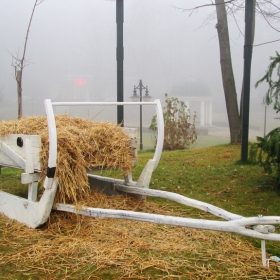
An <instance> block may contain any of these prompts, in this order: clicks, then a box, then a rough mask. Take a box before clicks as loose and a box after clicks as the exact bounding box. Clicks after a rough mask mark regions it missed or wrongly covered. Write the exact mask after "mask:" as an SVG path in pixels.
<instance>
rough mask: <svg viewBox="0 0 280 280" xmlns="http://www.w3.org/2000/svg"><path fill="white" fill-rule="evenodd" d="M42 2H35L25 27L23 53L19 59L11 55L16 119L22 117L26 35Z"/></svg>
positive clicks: (38, 0) (17, 56)
mask: <svg viewBox="0 0 280 280" xmlns="http://www.w3.org/2000/svg"><path fill="white" fill-rule="evenodd" d="M43 1H44V0H35V3H34V6H33V9H32V13H31V16H30V19H29V23H28V27H27V32H26V36H25V41H24V47H23V52H22V56H21V58H20V57H19V54H17V55H16V56H15V55H12V59H13V62H12V67H14V69H15V79H16V82H17V95H18V119H19V118H21V117H22V75H23V69H24V68H25V66H27V65H28V63H27V62H26V59H25V54H26V49H27V42H28V35H29V32H30V26H31V23H32V19H33V15H34V12H35V9H36V7H37V6H38V5H39V4H41V3H42V2H43Z"/></svg>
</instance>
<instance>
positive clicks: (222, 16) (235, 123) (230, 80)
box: [215, 0, 241, 144]
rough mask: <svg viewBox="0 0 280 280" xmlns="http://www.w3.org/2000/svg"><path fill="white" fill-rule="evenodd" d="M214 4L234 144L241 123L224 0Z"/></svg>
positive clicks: (239, 138)
mask: <svg viewBox="0 0 280 280" xmlns="http://www.w3.org/2000/svg"><path fill="white" fill-rule="evenodd" d="M215 4H216V12H217V19H218V23H217V25H216V28H217V31H218V37H219V46H220V62H221V71H222V79H223V87H224V94H225V100H226V107H227V114H228V121H229V129H230V142H231V144H234V143H240V142H241V124H240V116H239V111H238V100H237V94H236V88H235V80H234V74H233V69H232V62H231V51H230V43H229V32H228V22H227V13H226V7H225V2H224V0H215Z"/></svg>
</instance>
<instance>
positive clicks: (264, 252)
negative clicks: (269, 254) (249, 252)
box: [261, 239, 267, 266]
mask: <svg viewBox="0 0 280 280" xmlns="http://www.w3.org/2000/svg"><path fill="white" fill-rule="evenodd" d="M261 248H262V264H263V266H267V261H266V248H265V240H263V239H262V240H261Z"/></svg>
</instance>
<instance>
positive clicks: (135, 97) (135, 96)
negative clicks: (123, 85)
mask: <svg viewBox="0 0 280 280" xmlns="http://www.w3.org/2000/svg"><path fill="white" fill-rule="evenodd" d="M137 89H139V91H140V95H138V94H137ZM142 89H145V90H146V91H145V95H144V96H142ZM130 98H131V100H132V101H133V102H137V101H140V102H142V99H143V100H144V102H149V101H150V100H151V99H152V96H150V95H149V91H148V86H146V87H144V86H143V84H142V80H140V81H139V85H138V86H137V87H136V86H134V90H133V95H132V96H130ZM140 150H143V142H142V105H140Z"/></svg>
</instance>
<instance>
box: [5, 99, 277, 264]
mask: <svg viewBox="0 0 280 280" xmlns="http://www.w3.org/2000/svg"><path fill="white" fill-rule="evenodd" d="M44 103H45V110H46V114H47V120H48V130H49V159H48V170H47V176H46V178H45V181H44V192H43V194H42V196H41V198H40V199H39V200H38V197H37V188H38V178H39V173H40V172H41V166H40V160H39V152H40V148H41V140H40V136H39V135H10V136H0V166H9V167H14V168H20V169H23V170H24V172H23V173H22V174H21V182H22V184H29V189H28V198H27V199H25V198H21V197H18V196H15V195H12V194H9V193H7V192H4V191H0V212H1V213H3V214H4V215H6V216H8V217H9V218H11V219H15V220H17V221H19V222H21V223H24V224H26V225H27V226H29V227H31V228H37V227H39V226H40V225H42V224H44V223H45V222H46V221H47V219H48V217H49V215H50V213H51V210H52V209H55V210H58V211H66V212H73V213H78V214H81V215H85V216H90V217H95V218H99V217H102V218H118V219H129V220H137V221H144V222H151V223H158V224H168V225H177V226H184V227H192V228H198V229H207V230H216V231H225V232H233V233H238V234H242V235H245V236H251V237H255V238H259V239H261V240H262V241H261V244H262V263H263V265H264V266H267V265H269V261H268V260H267V259H266V250H265V240H274V241H280V234H276V233H274V231H275V228H274V226H273V224H280V217H279V216H267V217H262V216H258V217H250V218H246V217H243V216H240V215H236V214H233V213H230V212H228V211H226V210H224V209H221V208H219V207H216V206H214V205H211V204H208V203H204V202H201V201H198V200H195V199H191V198H187V197H184V196H182V195H180V194H176V193H172V192H167V191H160V190H155V189H150V188H149V184H150V180H151V176H152V173H153V171H154V170H155V168H156V167H157V165H158V163H159V160H160V157H161V153H162V147H163V139H164V121H163V114H162V108H161V104H160V101H159V100H155V101H154V102H122V103H120V102H51V100H49V99H47V100H45V102H44ZM100 105H106V106H117V105H129V106H135V105H136V106H139V105H144V106H154V107H155V109H156V113H157V122H158V135H157V145H156V149H155V154H154V157H153V158H152V159H150V160H149V161H148V163H147V164H146V166H145V168H144V169H143V171H142V173H141V175H140V177H139V179H138V180H137V182H136V181H133V179H132V175H131V174H129V176H127V177H126V178H124V179H123V180H120V179H112V178H107V177H102V176H98V175H92V174H88V177H89V180H92V181H93V184H94V182H106V183H107V184H113V185H114V188H115V189H116V190H117V191H121V192H125V193H129V194H136V195H139V196H141V197H142V198H145V197H146V196H153V197H159V198H164V199H169V200H172V201H175V202H178V203H180V204H183V205H186V206H190V207H194V208H197V209H200V210H203V211H205V212H208V213H211V214H213V215H215V216H217V217H219V218H223V219H225V221H220V220H219V221H215V220H204V219H192V218H184V217H174V216H165V215H158V214H150V213H142V212H134V211H126V210H113V209H101V208H92V207H86V206H83V207H82V208H79V209H77V208H76V207H75V206H74V205H70V204H62V203H56V204H54V197H55V194H56V191H57V180H56V179H55V170H56V160H57V133H56V124H55V118H54V111H53V106H100Z"/></svg>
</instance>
